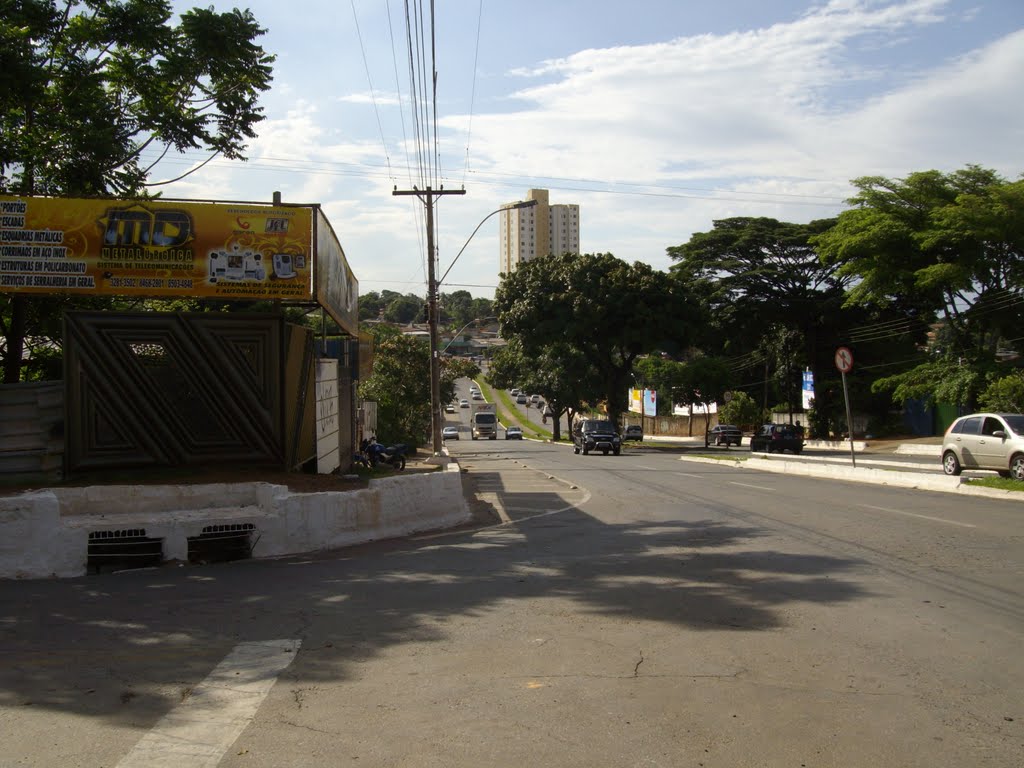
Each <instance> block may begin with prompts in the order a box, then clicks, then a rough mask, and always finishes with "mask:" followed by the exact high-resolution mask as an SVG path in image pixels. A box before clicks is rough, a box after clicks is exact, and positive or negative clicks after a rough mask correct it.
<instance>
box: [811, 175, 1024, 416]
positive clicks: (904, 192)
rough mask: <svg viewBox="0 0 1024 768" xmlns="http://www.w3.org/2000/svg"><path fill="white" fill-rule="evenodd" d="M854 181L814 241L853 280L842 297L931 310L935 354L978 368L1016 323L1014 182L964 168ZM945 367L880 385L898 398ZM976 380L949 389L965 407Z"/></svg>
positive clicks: (926, 366)
mask: <svg viewBox="0 0 1024 768" xmlns="http://www.w3.org/2000/svg"><path fill="white" fill-rule="evenodd" d="M854 184H855V185H856V187H857V188H858V190H859V192H858V194H857V195H856V196H854V197H853V198H852V199H851V201H850V202H851V204H852V205H853V206H854V207H853V208H852V209H850V210H848V211H845V212H844V213H842V214H840V216H839V218H838V221H837V223H836V226H835V227H834V228H832V229H831V230H829V231H827V232H824V233H822V234H821V235H820V236H818V237H816V238H815V239H814V243H815V245H817V247H818V248H819V250H820V251H821V254H822V257H823V259H824V260H825V261H826V263H829V264H833V265H836V266H838V267H839V270H840V273H841V274H842V275H843V276H845V277H848V278H853V279H854V280H855V282H854V283H853V284H852V287H851V290H850V294H849V297H848V301H847V303H848V304H857V305H875V306H886V305H892V304H898V303H903V304H905V305H910V304H916V305H917V307H918V308H919V309H920V310H921V311H922V312H938V313H939V314H940V315H941V317H942V318H943V321H944V326H945V328H944V331H945V336H946V338H947V340H948V343H947V344H946V345H945V346H944V348H942V349H941V350H940V354H941V355H943V356H947V357H948V358H949V360H950V361H952V360H956V361H957V366H958V367H960V366H963V365H964V364H966V365H967V366H969V367H974V368H975V369H976V370H975V373H976V374H981V373H983V371H984V370H985V369H986V368H987V366H988V364H989V363H990V362H991V361H992V360H994V358H995V352H996V349H997V348H998V345H999V344H1000V342H1001V341H1002V340H1004V339H1005V338H1006V336H1007V332H1008V331H1011V330H1013V331H1015V330H1016V329H1017V328H1019V327H1020V326H1021V324H1022V321H1024V181H1016V182H1007V181H1006V180H1005V179H1003V178H1001V177H1000V176H999V175H998V174H996V173H995V172H994V171H991V170H987V169H984V168H980V167H978V166H968V167H967V168H965V169H963V170H959V171H955V172H953V173H948V174H945V173H940V172H939V171H922V172H919V173H913V174H910V175H909V176H907V177H906V178H905V179H887V178H883V177H879V176H870V177H865V178H860V179H856V180H855V181H854ZM949 366H950V364H949V363H948V362H946V363H936V362H934V361H928V362H924V363H921V364H920V365H918V366H917V367H913V368H911V369H910V370H908V371H905V372H904V373H902V374H897V375H894V376H891V377H888V378H887V379H886V382H887V384H888V385H889V387H890V389H891V390H892V392H893V396H894V399H897V400H898V401H899V400H900V398H901V397H902V394H901V393H905V392H906V391H908V390H914V389H918V388H920V386H921V385H924V386H925V387H926V388H928V387H930V388H932V389H936V390H937V389H941V388H943V379H942V378H941V377H942V376H943V375H944V372H945V371H947V370H948V368H949ZM901 377H902V378H901ZM928 377H932V378H928ZM936 377H939V378H936ZM983 381H984V378H983V377H982V376H979V375H975V376H973V377H972V384H971V385H970V386H968V387H966V388H959V391H960V392H961V395H960V396H961V397H964V398H966V399H964V400H962V401H959V402H962V403H963V404H964V405H967V406H968V407H970V406H972V405H973V403H974V401H975V399H976V398H977V396H978V394H979V392H980V387H981V386H982V384H983ZM901 383H905V384H906V386H904V387H901V386H900V385H901ZM951 402H957V401H951Z"/></svg>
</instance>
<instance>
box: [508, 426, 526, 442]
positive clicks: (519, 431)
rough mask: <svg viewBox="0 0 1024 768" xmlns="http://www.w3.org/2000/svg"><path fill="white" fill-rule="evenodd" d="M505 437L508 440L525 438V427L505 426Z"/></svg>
mask: <svg viewBox="0 0 1024 768" xmlns="http://www.w3.org/2000/svg"><path fill="white" fill-rule="evenodd" d="M505 439H506V440H522V439H523V428H522V427H505Z"/></svg>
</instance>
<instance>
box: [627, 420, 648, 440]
mask: <svg viewBox="0 0 1024 768" xmlns="http://www.w3.org/2000/svg"><path fill="white" fill-rule="evenodd" d="M643 439H644V428H643V427H641V426H640V425H639V424H630V425H628V426H627V427H626V431H625V432H623V433H622V440H623V441H626V440H643Z"/></svg>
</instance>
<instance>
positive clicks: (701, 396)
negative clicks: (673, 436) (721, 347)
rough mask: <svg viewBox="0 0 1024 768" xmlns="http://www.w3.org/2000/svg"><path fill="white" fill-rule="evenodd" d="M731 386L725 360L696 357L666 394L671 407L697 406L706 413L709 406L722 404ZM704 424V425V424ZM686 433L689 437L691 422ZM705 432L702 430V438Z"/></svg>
mask: <svg viewBox="0 0 1024 768" xmlns="http://www.w3.org/2000/svg"><path fill="white" fill-rule="evenodd" d="M732 385H733V374H732V369H731V368H730V367H729V364H728V363H727V362H726V361H725V360H723V359H722V358H720V357H703V356H702V357H696V358H694V359H693V360H690V361H689V362H687V363H685V364H683V365H682V366H681V367H680V369H679V373H678V375H677V376H676V377H675V381H674V382H673V388H672V391H671V393H670V394H671V397H672V402H673V403H680V404H685V405H693V404H700V405H702V406H704V411H705V413H707V412H708V411H709V410H710V406H711V403H721V402H723V401H724V400H725V393H726V392H727V391H729V389H730V388H731V387H732ZM706 424H707V422H705V425H706ZM689 431H690V434H691V435H692V434H693V420H692V419H691V420H690V430H689ZM706 432H707V429H706V428H705V434H706ZM705 440H706V438H705Z"/></svg>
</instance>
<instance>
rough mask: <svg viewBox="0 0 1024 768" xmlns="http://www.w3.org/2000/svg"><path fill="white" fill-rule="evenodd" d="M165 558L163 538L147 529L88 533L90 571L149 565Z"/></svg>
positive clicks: (102, 571) (106, 570)
mask: <svg viewBox="0 0 1024 768" xmlns="http://www.w3.org/2000/svg"><path fill="white" fill-rule="evenodd" d="M163 559H164V553H163V539H153V538H150V537H148V536H146V529H145V528H126V529H124V530H114V531H90V532H89V553H88V559H87V560H86V569H87V571H88V572H89V573H104V572H107V573H109V572H110V571H120V570H124V569H126V568H149V567H150V566H154V565H160V563H161V562H163Z"/></svg>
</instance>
